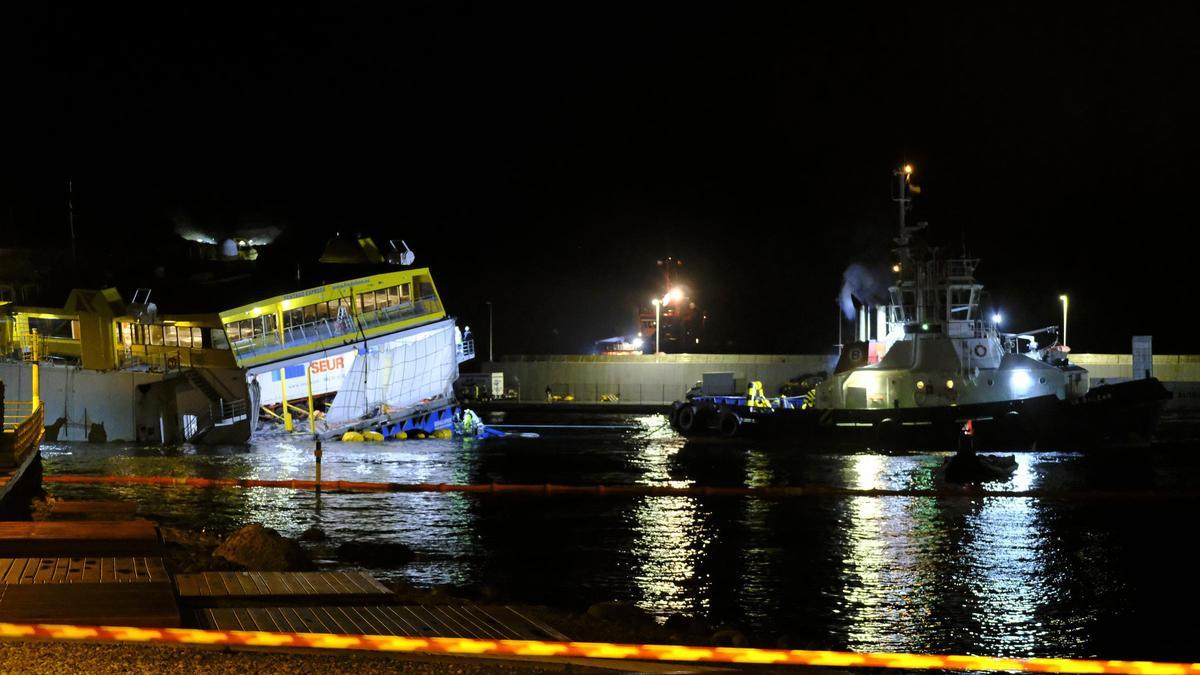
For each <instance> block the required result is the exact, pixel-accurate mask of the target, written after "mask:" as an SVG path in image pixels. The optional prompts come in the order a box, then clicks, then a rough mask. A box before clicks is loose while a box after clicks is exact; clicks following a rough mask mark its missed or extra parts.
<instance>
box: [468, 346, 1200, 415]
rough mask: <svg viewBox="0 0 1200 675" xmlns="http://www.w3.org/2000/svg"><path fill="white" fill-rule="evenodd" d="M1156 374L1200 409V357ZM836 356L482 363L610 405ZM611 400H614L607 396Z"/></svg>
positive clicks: (1111, 358) (1115, 367)
mask: <svg viewBox="0 0 1200 675" xmlns="http://www.w3.org/2000/svg"><path fill="white" fill-rule="evenodd" d="M1153 359H1154V360H1153V364H1154V371H1153V375H1154V377H1157V378H1158V379H1160V380H1162V381H1163V382H1164V383H1165V384H1166V386H1167V388H1168V389H1170V390H1171V391H1172V393H1174V394H1175V399H1174V400H1173V401H1172V402H1171V403H1170V404H1168V408H1179V407H1183V408H1200V355H1196V354H1162V355H1155V356H1154V357H1153ZM1071 361H1072V362H1073V363H1075V364H1077V365H1079V366H1082V367H1084V368H1086V369H1087V370H1088V373H1089V375H1090V377H1091V383H1092V386H1099V385H1101V384H1105V383H1115V382H1121V381H1125V380H1128V379H1131V378H1132V377H1133V356H1132V355H1130V354H1072V355H1071ZM836 362H837V357H836V356H835V355H832V354H778V355H766V354H660V355H657V356H652V355H641V354H638V355H631V356H583V355H567V354H546V355H519V356H504V357H501V358H500V359H499V360H497V361H494V362H491V363H488V362H484V363H482V364H481V370H483V371H484V372H500V373H504V387H505V389H506V390H508V391H516V392H517V395H518V398H519V400H521V401H529V402H538V401H545V400H546V388H547V387H549V388H550V390H551V392H552V393H553V394H554V395H555V396H561V397H563V398H565V397H567V396H571V397H572V398H573V399H574V400H575V401H577V402H580V403H591V402H600V401H602V400H611V399H612V397H613V396H615V397H616V400H619V401H620V402H622V403H670V402H671V401H676V400H678V399H680V398H682V397H683V395H684V394H685V393H687V391H688V389H690V388H691V387H692V386H693V385H695V384H696V382H697V381H699V380H701V379H702V377H703V375H704V373H713V372H732V373H733V374H734V378H735V381H736V383H737V385H738V386H739V387H741V388H743V390H744V387H745V385H746V383H747V382H750V381H753V380H759V381H761V382H762V383H763V389H764V390H765V391H766V392H767V394H768V395H775V394H777V393H778V392H779V387H780V386H781V385H783V384H784V383H785V382H787V381H788V380H790V379H792V378H796V377H799V376H801V375H805V374H809V373H816V372H821V371H825V372H826V373H831V372H833V367H834V365H835V364H836ZM605 395H608V398H607V399H606V398H605Z"/></svg>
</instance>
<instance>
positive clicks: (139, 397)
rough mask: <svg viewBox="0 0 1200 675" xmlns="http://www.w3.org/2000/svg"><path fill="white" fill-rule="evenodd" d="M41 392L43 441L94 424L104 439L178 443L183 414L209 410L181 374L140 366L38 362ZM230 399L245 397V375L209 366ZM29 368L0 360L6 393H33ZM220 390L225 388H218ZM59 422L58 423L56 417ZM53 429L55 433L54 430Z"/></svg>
mask: <svg viewBox="0 0 1200 675" xmlns="http://www.w3.org/2000/svg"><path fill="white" fill-rule="evenodd" d="M39 371H40V373H41V390H40V394H41V398H42V402H43V403H44V404H45V406H46V426H47V428H48V429H50V428H56V429H57V431H56V432H53V433H51V432H48V433H47V439H46V440H47V441H52V440H60V441H85V440H88V433H89V432H91V431H92V430H93V429H94V428H96V427H100V428H102V429H103V438H104V439H105V440H108V441H117V440H122V441H144V442H152V443H159V442H165V443H179V442H182V441H183V435H184V429H183V426H184V415H194V416H197V417H200V416H204V415H207V414H208V413H209V412H210V402H209V400H208V398H207V397H206V396H205V395H204V393H203V392H201V391H199V390H198V389H196V388H195V387H194V386H192V385H191V384H190V383H188V382H187V380H186V379H185V378H182V377H165V376H164V375H163V374H162V373H153V372H141V371H116V370H108V371H100V370H88V369H85V368H81V367H79V366H66V365H56V364H51V363H42V365H41V367H40V368H39ZM207 372H208V373H209V375H210V377H211V378H213V381H215V382H216V383H217V384H218V386H219V387H220V388H222V389H224V390H225V391H226V392H229V393H230V400H233V399H234V398H245V396H246V395H245V386H246V385H245V380H244V379H243V378H244V375H242V372H241V371H240V370H237V369H235V368H223V369H209V370H208V371H207ZM31 373H32V368H31V367H30V365H29V364H28V363H23V362H0V380H2V381H3V382H4V385H5V388H6V391H5V395H4V397H5V398H7V399H9V400H21V401H27V400H29V399H30V398H32V396H33V391H32V388H31V385H32V374H31ZM222 393H223V392H222ZM60 419H61V420H62V423H61V424H57V422H58V421H59V420H60ZM55 434H56V435H55Z"/></svg>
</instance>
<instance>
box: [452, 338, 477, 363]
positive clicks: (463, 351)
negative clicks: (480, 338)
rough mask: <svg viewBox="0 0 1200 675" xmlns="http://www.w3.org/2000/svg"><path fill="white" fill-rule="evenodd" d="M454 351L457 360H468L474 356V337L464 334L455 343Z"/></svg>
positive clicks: (460, 361)
mask: <svg viewBox="0 0 1200 675" xmlns="http://www.w3.org/2000/svg"><path fill="white" fill-rule="evenodd" d="M454 351H455V353H456V354H457V355H458V362H459V363H462V362H463V361H469V360H471V359H473V358H475V338H474V337H472V336H469V335H468V336H466V337H464V338H463V339H462V341H460V342H457V343H455V345H454Z"/></svg>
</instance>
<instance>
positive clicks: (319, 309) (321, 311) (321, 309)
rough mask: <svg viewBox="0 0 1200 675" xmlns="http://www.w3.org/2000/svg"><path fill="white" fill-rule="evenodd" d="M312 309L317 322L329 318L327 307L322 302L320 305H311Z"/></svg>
mask: <svg viewBox="0 0 1200 675" xmlns="http://www.w3.org/2000/svg"><path fill="white" fill-rule="evenodd" d="M312 307H313V309H314V310H315V311H316V314H317V319H318V320H320V319H328V318H329V305H327V304H325V303H323V302H322V303H319V304H316V305H313V306H312Z"/></svg>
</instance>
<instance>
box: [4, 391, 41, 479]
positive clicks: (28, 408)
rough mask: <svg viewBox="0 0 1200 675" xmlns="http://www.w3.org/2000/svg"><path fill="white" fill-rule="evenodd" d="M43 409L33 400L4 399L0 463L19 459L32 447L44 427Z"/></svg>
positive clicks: (8, 462)
mask: <svg viewBox="0 0 1200 675" xmlns="http://www.w3.org/2000/svg"><path fill="white" fill-rule="evenodd" d="M45 410H46V407H45V406H43V405H37V404H35V402H34V401H5V402H4V422H3V425H2V426H3V429H4V431H3V433H0V464H10V463H13V462H17V461H19V459H20V457H22V456H24V453H25V452H27V451H28V450H30V449H31V448H33V446H34V445H35V444H36V443H37V441H38V439H39V438H41V434H42V430H43V429H45V419H44V417H43V416H44V415H45Z"/></svg>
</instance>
